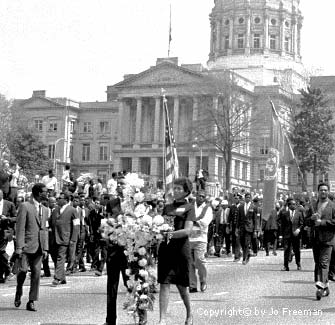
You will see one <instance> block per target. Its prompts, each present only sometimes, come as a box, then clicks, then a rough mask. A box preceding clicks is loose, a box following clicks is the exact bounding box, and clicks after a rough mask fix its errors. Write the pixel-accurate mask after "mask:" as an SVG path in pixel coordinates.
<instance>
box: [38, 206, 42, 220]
mask: <svg viewBox="0 0 335 325" xmlns="http://www.w3.org/2000/svg"><path fill="white" fill-rule="evenodd" d="M41 219H42V206H41V204H39V205H38V221H39V222H40V223H41Z"/></svg>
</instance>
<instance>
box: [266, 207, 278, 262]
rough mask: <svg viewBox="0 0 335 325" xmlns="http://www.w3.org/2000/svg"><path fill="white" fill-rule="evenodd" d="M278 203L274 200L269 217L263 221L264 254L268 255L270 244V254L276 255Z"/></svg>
mask: <svg viewBox="0 0 335 325" xmlns="http://www.w3.org/2000/svg"><path fill="white" fill-rule="evenodd" d="M280 208H281V206H280V204H279V202H276V206H275V208H274V209H273V210H272V211H271V214H270V216H269V219H268V220H267V221H264V219H263V221H264V247H265V252H266V256H269V251H270V244H272V245H273V248H272V254H273V255H275V256H276V255H277V252H276V249H277V236H278V215H279V212H280Z"/></svg>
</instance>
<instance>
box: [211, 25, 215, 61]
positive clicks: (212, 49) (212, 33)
mask: <svg viewBox="0 0 335 325" xmlns="http://www.w3.org/2000/svg"><path fill="white" fill-rule="evenodd" d="M214 29H215V24H214V23H213V21H211V41H210V51H211V52H210V55H214V52H215V45H214V41H215V37H214V34H215V31H214Z"/></svg>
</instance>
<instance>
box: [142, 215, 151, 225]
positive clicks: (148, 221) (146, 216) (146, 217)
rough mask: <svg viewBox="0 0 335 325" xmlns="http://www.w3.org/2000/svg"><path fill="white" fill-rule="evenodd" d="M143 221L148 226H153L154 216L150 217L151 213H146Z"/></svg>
mask: <svg viewBox="0 0 335 325" xmlns="http://www.w3.org/2000/svg"><path fill="white" fill-rule="evenodd" d="M142 222H143V223H145V224H147V225H148V226H151V225H152V217H150V216H149V215H147V214H146V215H144V216H143V217H142Z"/></svg>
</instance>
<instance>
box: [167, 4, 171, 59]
mask: <svg viewBox="0 0 335 325" xmlns="http://www.w3.org/2000/svg"><path fill="white" fill-rule="evenodd" d="M171 41H172V27H171V3H170V21H169V46H168V58H169V57H170V49H171Z"/></svg>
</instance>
